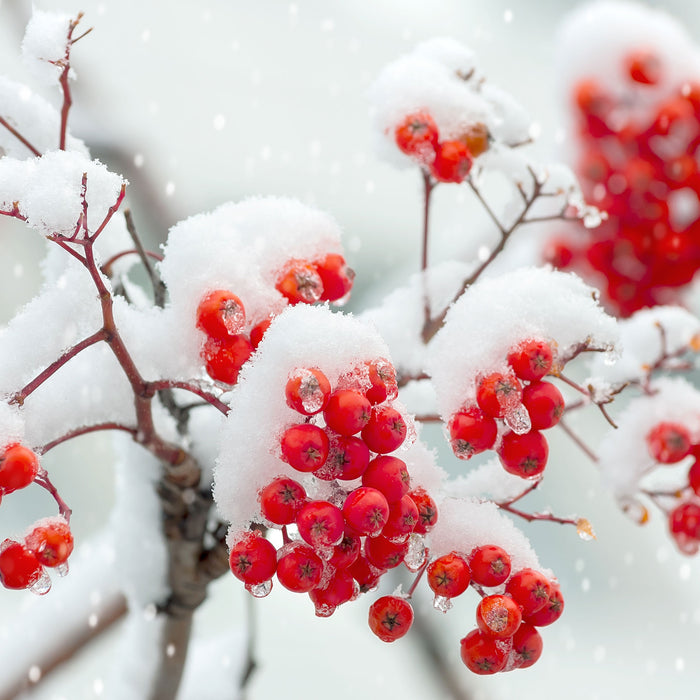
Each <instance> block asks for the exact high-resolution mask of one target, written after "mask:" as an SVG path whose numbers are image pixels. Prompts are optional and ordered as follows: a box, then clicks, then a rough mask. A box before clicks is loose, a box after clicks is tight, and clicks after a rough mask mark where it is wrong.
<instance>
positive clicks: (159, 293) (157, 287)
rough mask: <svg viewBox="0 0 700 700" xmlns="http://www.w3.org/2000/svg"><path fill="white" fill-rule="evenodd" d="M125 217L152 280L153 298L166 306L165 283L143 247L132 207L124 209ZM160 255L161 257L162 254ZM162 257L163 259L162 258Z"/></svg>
mask: <svg viewBox="0 0 700 700" xmlns="http://www.w3.org/2000/svg"><path fill="white" fill-rule="evenodd" d="M124 219H125V221H126V230H127V231H128V232H129V235H130V236H131V240H132V241H133V242H134V245H135V246H136V250H137V251H138V254H139V257H140V258H141V263H142V264H143V266H144V268H145V269H146V274H148V279H149V280H150V282H151V286H152V287H153V298H154V301H155V305H156V306H158V307H160V308H161V309H162V308H163V307H164V306H165V285H164V284H163V280H161V279H160V276H159V275H158V273H157V272H156V271H155V269H154V268H153V265H151V261H150V260H149V259H148V253H147V252H146V249H145V248H144V247H143V243H142V242H141V237H140V236H139V235H138V233H137V231H136V226H135V225H134V218H133V216H132V215H131V210H130V209H125V210H124ZM158 257H159V258H160V256H158ZM160 259H161V260H162V258H160Z"/></svg>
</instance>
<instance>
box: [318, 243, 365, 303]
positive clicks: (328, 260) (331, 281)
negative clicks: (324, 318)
mask: <svg viewBox="0 0 700 700" xmlns="http://www.w3.org/2000/svg"><path fill="white" fill-rule="evenodd" d="M315 265H316V272H317V273H318V276H319V277H320V278H321V282H322V284H323V292H322V293H321V298H320V300H321V301H342V300H344V299H345V298H346V297H347V296H348V294H350V290H351V289H352V283H353V280H354V279H355V272H354V270H352V269H351V268H349V267H348V266H347V264H346V263H345V258H344V257H343V256H342V255H338V254H337V253H328V255H326V257H325V258H323V259H322V260H319V261H317V262H316V263H315Z"/></svg>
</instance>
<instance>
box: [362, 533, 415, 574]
mask: <svg viewBox="0 0 700 700" xmlns="http://www.w3.org/2000/svg"><path fill="white" fill-rule="evenodd" d="M407 552H408V540H405V541H403V542H392V541H391V540H389V539H387V538H386V537H384V536H383V535H379V536H378V537H368V538H367V539H366V540H365V557H367V561H368V562H369V563H370V564H372V566H376V567H377V568H378V569H393V568H394V567H396V566H398V565H399V564H400V563H401V562H402V561H403V560H404V557H405V556H406V553H407Z"/></svg>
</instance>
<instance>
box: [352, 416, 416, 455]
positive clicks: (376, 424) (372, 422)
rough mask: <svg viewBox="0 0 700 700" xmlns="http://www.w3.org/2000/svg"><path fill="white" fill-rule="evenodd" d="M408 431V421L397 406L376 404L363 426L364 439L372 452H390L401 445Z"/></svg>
mask: <svg viewBox="0 0 700 700" xmlns="http://www.w3.org/2000/svg"><path fill="white" fill-rule="evenodd" d="M406 433H407V428H406V421H405V420H404V417H403V416H402V415H401V414H400V413H399V412H398V411H397V410H396V409H395V408H393V407H392V406H375V407H374V408H372V410H371V413H370V417H369V420H368V421H367V425H365V427H364V428H362V439H363V440H364V441H365V443H366V444H367V447H369V449H370V450H372V452H377V453H379V454H388V453H389V452H393V451H394V450H397V449H398V448H399V447H401V445H402V444H403V442H404V440H405V439H406Z"/></svg>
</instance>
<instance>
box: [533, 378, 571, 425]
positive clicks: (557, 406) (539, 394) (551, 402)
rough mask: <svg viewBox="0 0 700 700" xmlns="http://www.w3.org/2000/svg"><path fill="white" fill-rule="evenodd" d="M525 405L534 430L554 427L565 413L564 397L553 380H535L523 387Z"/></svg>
mask: <svg viewBox="0 0 700 700" xmlns="http://www.w3.org/2000/svg"><path fill="white" fill-rule="evenodd" d="M523 406H525V408H526V409H527V412H528V414H529V415H530V423H531V425H532V429H533V430H546V429H547V428H552V427H554V426H555V425H556V424H557V423H558V422H559V419H560V418H561V417H562V415H564V408H565V404H564V397H563V396H562V395H561V391H559V389H557V387H555V386H554V384H552V383H551V382H537V381H533V382H532V383H531V384H528V385H527V386H526V387H525V388H524V389H523Z"/></svg>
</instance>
